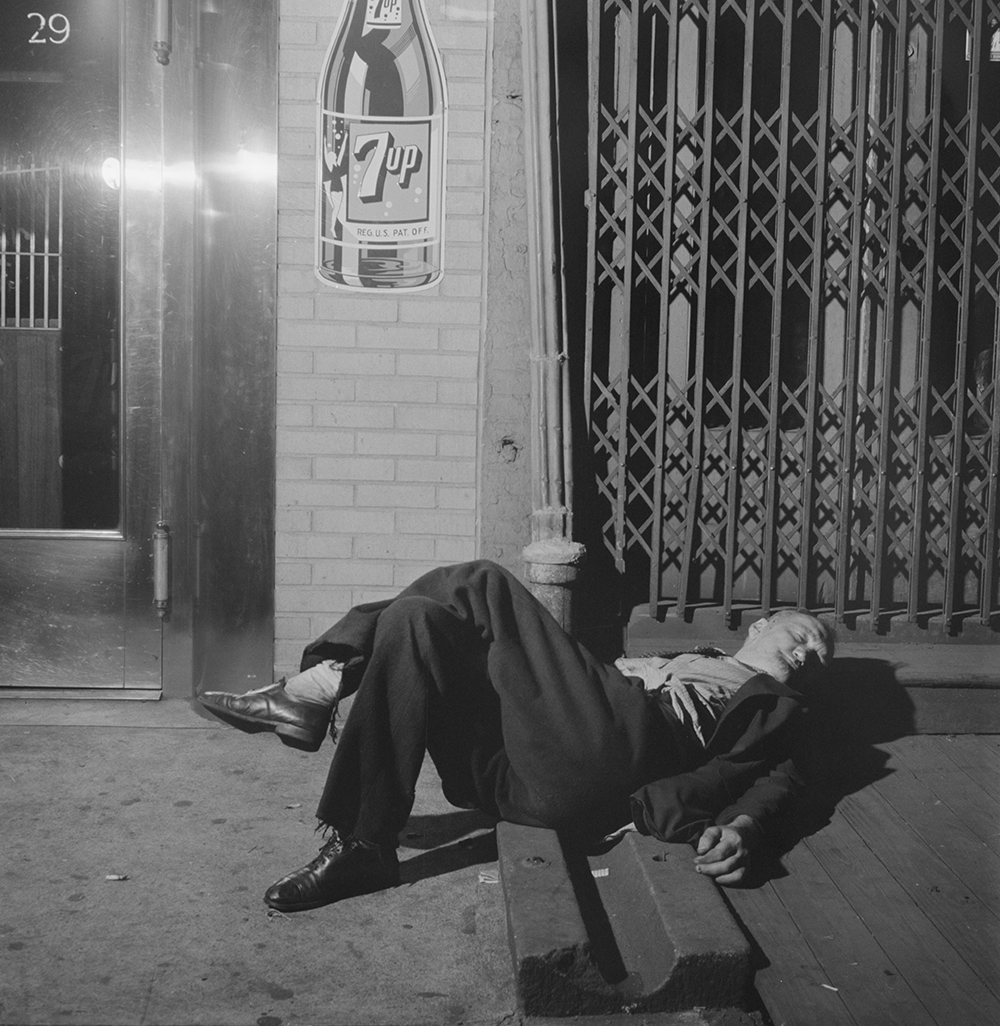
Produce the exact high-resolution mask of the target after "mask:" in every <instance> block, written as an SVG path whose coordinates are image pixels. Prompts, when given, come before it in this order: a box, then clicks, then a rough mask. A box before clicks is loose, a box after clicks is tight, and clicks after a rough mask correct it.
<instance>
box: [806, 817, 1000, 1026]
mask: <svg viewBox="0 0 1000 1026" xmlns="http://www.w3.org/2000/svg"><path fill="white" fill-rule="evenodd" d="M804 844H805V845H806V847H808V849H809V850H810V851H811V852H812V853H813V854H814V855H815V856H816V858H817V860H818V861H819V862H820V864H821V865H822V866H823V867H824V869H826V871H827V872H828V873H829V874H830V876H831V877H832V879H833V880H834V881H835V882H836V884H837V886H838V888H839V889H840V891H841V892H842V893H843V894H844V896H845V898H847V900H848V901H849V902H850V903H851V906H852V907H853V908H854V910H855V912H856V913H857V915H858V917H859V918H860V919H861V921H862V922H863V923H864V924H865V926H867V927H868V929H869V930H870V931H871V933H872V934H873V935H874V936H875V937H876V938H877V940H878V942H879V945H880V946H881V948H882V950H883V951H885V953H886V956H887V957H888V958H889V959H891V961H892V962H893V963H894V964H895V965H896V966H897V967H898V968H899V971H900V973H901V974H902V975H903V977H904V978H905V979H906V980H907V982H908V983H909V984H910V986H911V987H912V988H913V991H914V993H915V994H916V995H917V997H918V998H919V999H920V1001H921V1003H922V1004H923V1005H924V1007H925V1008H926V1009H927V1010H928V1012H930V1014H931V1015H932V1016H933V1017H934V1019H935V1020H936V1021H937V1022H938V1023H940V1026H982V1024H983V1023H987V1022H1000V1002H998V1001H997V999H996V998H995V997H994V995H993V994H992V993H991V992H990V990H989V988H988V987H986V985H985V984H984V983H983V982H982V980H981V979H980V978H979V976H978V975H977V974H976V973H975V972H974V971H973V970H972V969H971V968H970V967H969V966H968V965H967V964H966V962H965V961H964V960H963V959H961V958H960V957H958V956H957V955H956V954H955V951H954V949H953V947H952V945H951V944H950V943H949V942H948V940H947V939H946V938H944V937H943V936H942V935H941V933H940V932H939V931H938V930H937V928H936V927H935V925H934V924H933V923H932V922H931V921H930V920H929V919H928V918H927V916H926V915H925V914H924V912H923V911H922V910H921V909H920V908H919V907H918V906H917V905H916V904H915V903H914V902H913V900H912V899H911V898H910V896H909V895H908V894H907V893H906V891H905V890H904V888H903V887H902V886H901V885H900V884H899V883H898V882H897V881H896V879H895V878H894V876H893V872H892V871H890V869H889V868H888V867H887V866H886V865H885V864H884V863H883V862H882V861H880V860H879V859H878V858H877V857H876V856H875V854H874V853H873V851H872V850H871V848H870V847H869V846H868V845H867V844H866V843H865V840H864V839H863V838H862V837H861V836H859V834H858V832H857V831H856V830H855V829H854V827H852V825H851V824H850V823H848V822H847V820H846V819H845V817H844V816H843V815H842V814H841V813H840V812H839V811H838V812H837V813H835V814H834V816H833V818H832V820H831V822H830V825H829V826H828V827H826V828H825V829H823V830H821V831H820V832H819V833H817V834H815V835H813V836H812V837H809V838H807V839H806V841H805V842H804Z"/></svg>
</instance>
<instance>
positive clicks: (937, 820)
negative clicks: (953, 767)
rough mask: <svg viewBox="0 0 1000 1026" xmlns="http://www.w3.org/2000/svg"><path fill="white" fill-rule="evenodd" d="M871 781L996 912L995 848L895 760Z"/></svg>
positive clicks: (999, 875)
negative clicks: (891, 767) (888, 769)
mask: <svg viewBox="0 0 1000 1026" xmlns="http://www.w3.org/2000/svg"><path fill="white" fill-rule="evenodd" d="M873 787H874V790H875V791H876V792H877V793H878V794H879V795H880V796H881V798H883V799H884V800H885V801H886V802H887V803H888V804H889V805H890V806H891V807H892V808H893V809H894V810H895V811H896V813H897V814H898V815H899V816H900V817H901V818H902V819H903V821H904V822H905V823H906V824H907V826H909V828H910V829H911V830H912V831H913V832H914V834H915V835H916V836H917V837H919V838H920V839H921V840H922V841H923V843H924V844H925V845H926V846H927V848H928V849H929V850H930V851H931V852H933V853H934V854H935V856H936V858H937V859H938V860H940V861H941V864H942V865H945V866H946V867H947V868H948V869H949V870H951V872H953V873H954V874H955V876H956V877H957V878H959V879H960V880H961V881H962V883H963V884H964V885H965V887H967V888H968V889H969V891H970V892H972V894H974V895H975V897H976V898H977V899H978V900H979V901H980V902H982V904H983V906H984V907H985V908H986V909H987V911H988V913H989V914H990V915H991V916H993V917H996V916H998V915H1000V854H998V852H997V851H996V849H995V848H994V847H991V845H990V844H989V843H988V842H987V840H985V839H984V838H982V837H980V836H979V835H978V833H977V832H976V831H975V830H973V829H972V827H971V826H970V825H969V824H968V823H966V821H965V820H963V819H962V818H961V817H960V816H959V815H958V814H957V813H956V812H954V811H953V809H952V808H951V806H950V805H949V804H948V803H947V802H946V801H944V800H943V799H941V798H939V797H938V796H937V794H936V793H935V792H934V791H933V790H932V789H931V787H930V786H928V785H927V784H926V783H925V782H924V780H923V779H921V778H920V777H919V776H918V775H917V774H914V773H913V772H912V771H910V770H909V769H907V768H905V767H903V766H899V767H898V768H897V769H896V771H895V772H894V773H891V774H890V775H889V776H887V777H885V778H883V779H881V780H879V781H877V782H876V783H875V784H874V785H873Z"/></svg>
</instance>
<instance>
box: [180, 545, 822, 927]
mask: <svg viewBox="0 0 1000 1026" xmlns="http://www.w3.org/2000/svg"><path fill="white" fill-rule="evenodd" d="M832 657H833V632H832V631H831V629H830V628H829V627H828V626H827V625H825V624H824V623H823V622H822V621H820V620H819V619H817V618H816V617H814V616H812V615H811V614H809V613H806V612H802V611H795V610H780V611H778V612H776V613H775V614H773V615H772V616H770V617H768V618H766V619H763V620H758V621H757V622H755V623H754V624H752V625H751V627H750V630H749V634H748V637H747V638H746V640H745V642H744V643H743V645H742V647H741V648H740V649H739V651H738V652H736V654H735V655H734V656H731V657H730V656H726V655H724V654H723V653H721V652H718V651H715V650H711V651H703V652H700V653H689V654H684V655H680V656H676V657H674V658H668V657H657V658H649V659H638V660H633V659H619V660H618V661H617V663H615V664H613V665H609V664H606V663H603V662H601V661H600V660H598V659H595V658H594V657H593V656H592V655H591V654H590V653H589V652H588V651H587V649H586V648H585V647H584V646H583V645H581V644H580V643H579V642H578V641H576V640H575V639H573V638H572V637H570V636H569V634H567V633H566V632H565V631H564V630H563V629H562V628H561V627H560V626H559V625H558V624H557V623H556V621H555V620H554V619H553V618H552V617H551V616H550V615H549V613H548V612H547V611H546V610H545V609H544V608H543V607H542V606H541V604H540V603H539V602H538V601H537V600H536V599H535V598H534V596H532V595H531V594H530V592H528V591H527V589H526V588H525V587H524V586H523V585H522V584H521V583H520V582H519V581H518V580H517V579H516V578H515V577H513V576H512V575H511V574H510V573H508V572H507V571H506V570H504V569H503V568H501V567H499V566H497V565H495V564H493V563H489V562H483V561H481V562H474V563H464V564H460V565H457V566H450V567H442V568H440V569H437V570H432V571H431V572H430V573H428V574H425V575H424V576H423V577H421V578H420V579H419V580H417V581H415V582H414V583H413V584H411V585H410V586H409V587H408V588H406V589H405V590H403V591H402V592H401V593H400V594H399V595H398V596H397V597H396V598H393V599H390V600H387V601H383V602H374V603H369V604H367V605H361V606H357V607H355V608H354V609H352V610H351V611H350V612H348V613H347V614H346V616H344V617H343V618H342V619H341V620H340V621H338V622H337V623H336V624H335V625H334V626H333V627H331V628H330V629H329V630H328V631H327V632H326V633H325V634H323V635H322V636H321V637H320V638H318V639H317V640H316V641H314V642H313V643H312V644H310V645H309V646H308V647H307V648H306V650H305V653H304V655H303V658H302V664H301V672H300V673H299V674H298V675H297V676H295V677H292V678H290V679H288V680H281V681H279V682H278V683H276V684H272V685H269V686H268V687H265V688H261V689H259V690H257V691H252V692H249V693H248V694H244V695H237V694H230V693H227V692H220V691H215V692H205V693H203V694H202V695H201V696H200V701H201V702H202V704H203V705H205V706H206V707H207V708H208V709H210V710H212V712H214V713H216V714H217V715H219V716H220V717H222V718H224V719H226V720H228V721H230V722H232V723H234V724H235V725H236V726H239V727H240V728H241V729H244V730H251V731H253V730H273V731H275V732H276V733H277V734H278V736H279V737H280V738H281V739H282V740H283V741H285V742H286V743H287V744H292V745H294V746H296V747H300V748H304V749H306V750H308V751H316V750H318V749H319V747H320V745H321V744H322V741H323V739H324V737H325V736H326V733H327V730H328V728H329V727H330V724H331V720H332V718H333V715H334V712H335V710H336V707H337V703H338V702H339V701H340V700H342V699H343V698H346V697H347V696H349V695H352V694H353V695H354V700H353V703H352V705H351V709H350V712H349V714H348V716H347V719H346V721H345V723H344V726H343V729H342V731H341V732H340V736H339V740H338V741H337V744H336V748H335V750H334V755H333V762H332V764H331V766H330V771H329V775H328V778H327V783H326V787H325V789H324V791H323V795H322V798H321V800H320V803H319V808H318V810H317V818H318V820H319V823H320V826H321V827H322V828H324V834H325V837H326V840H325V843H324V844H323V846H322V847H321V848H320V852H319V854H318V856H317V857H316V858H315V859H313V860H312V861H311V862H309V863H308V864H307V865H305V866H303V867H302V868H301V869H297V870H295V871H294V872H292V873H290V874H288V875H287V876H284V877H282V878H281V879H280V880H278V881H277V882H276V883H275V884H273V885H272V886H271V887H270V888H269V889H268V890H267V892H266V893H265V895H264V900H265V901H266V902H267V904H268V905H270V906H271V907H272V908H275V909H278V910H280V911H283V912H296V911H301V910H304V909H311V908H318V907H319V906H321V905H327V904H330V903H331V902H335V901H338V900H340V899H341V898H345V897H349V896H352V895H357V894H363V893H367V892H370V891H374V890H380V889H382V888H386V887H391V886H394V885H396V884H397V883H398V882H399V863H398V860H397V857H396V846H397V838H398V835H399V833H400V831H401V829H402V828H403V825H404V824H405V823H406V820H407V817H408V816H409V814H410V810H411V808H412V806H413V801H414V794H415V788H416V782H417V776H418V774H419V772H420V767H421V764H422V762H423V759H424V755H425V753H429V754H430V757H431V759H432V760H433V762H434V766H435V768H436V770H437V772H438V774H439V776H440V778H441V785H442V789H443V792H444V795H445V797H446V798H447V799H448V800H449V801H450V802H452V803H453V804H454V805H456V806H458V807H460V808H476V809H480V810H482V811H483V812H485V813H487V814H489V815H491V816H493V817H494V818H496V819H498V820H500V819H504V820H508V821H511V822H514V823H521V824H524V825H528V826H540V827H549V828H552V829H555V830H558V831H560V832H561V833H562V834H563V835H566V836H568V837H570V838H572V839H574V840H576V841H578V842H579V843H581V844H589V843H593V842H598V841H601V840H603V839H607V838H609V837H612V836H613V835H615V834H618V833H622V832H624V831H626V830H629V829H635V830H638V831H640V832H641V833H643V834H652V835H654V836H655V837H658V838H660V839H662V840H664V841H675V842H688V843H691V844H692V845H694V847H695V849H696V855H695V863H696V868H697V870H698V871H699V872H701V873H704V874H706V875H708V876H710V877H712V878H714V879H715V880H716V881H717V882H718V883H721V884H731V883H736V882H738V881H739V880H741V879H742V878H743V875H744V873H745V871H746V867H747V865H748V862H749V860H750V859H751V858H752V856H753V854H754V852H755V851H756V850H758V848H759V847H760V845H761V844H762V843H764V841H765V840H766V838H767V836H768V831H769V829H771V827H772V826H773V824H774V823H775V822H776V820H777V819H778V818H780V816H781V815H782V813H783V812H784V811H785V810H786V809H787V807H788V803H789V801H790V799H791V798H792V797H793V796H794V795H795V793H796V792H797V791H798V790H799V788H800V787H801V785H802V781H801V778H800V776H799V773H798V771H797V769H796V765H795V758H794V756H795V751H796V747H797V745H798V744H799V743H800V740H801V734H800V731H799V726H800V714H801V710H802V701H803V700H802V695H801V689H802V688H804V687H806V686H807V685H808V681H809V678H810V676H811V675H812V674H813V673H814V672H815V671H817V670H819V669H821V668H822V667H824V666H826V665H827V664H828V663H829V661H830V659H831V658H832Z"/></svg>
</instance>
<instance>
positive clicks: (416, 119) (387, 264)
mask: <svg viewBox="0 0 1000 1026" xmlns="http://www.w3.org/2000/svg"><path fill="white" fill-rule="evenodd" d="M319 104H320V124H319V140H318V146H317V150H318V155H319V167H318V184H319V190H318V191H319V196H318V207H317V214H318V225H317V246H316V250H317V252H316V271H317V273H318V274H319V276H320V278H321V279H322V280H324V281H327V282H330V283H331V284H334V285H340V286H343V287H345V288H350V289H424V288H429V287H430V286H431V285H434V284H435V283H436V282H437V281H439V280H440V278H441V274H442V269H443V262H442V258H443V251H444V174H445V139H446V123H445V118H446V110H447V96H446V90H445V81H444V73H443V70H442V67H441V57H440V55H439V54H438V51H437V47H436V46H435V43H434V39H433V37H432V36H431V32H430V26H429V24H428V21H427V15H426V12H425V10H424V5H423V0H349V2H348V4H347V6H346V8H345V9H344V13H343V15H342V16H341V19H340V24H339V25H338V26H337V31H336V32H335V33H334V36H333V41H332V42H331V44H330V49H329V51H328V52H327V56H326V66H325V69H324V73H323V77H322V79H321V80H320V89H319Z"/></svg>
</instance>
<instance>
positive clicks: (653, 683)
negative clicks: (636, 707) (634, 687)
mask: <svg viewBox="0 0 1000 1026" xmlns="http://www.w3.org/2000/svg"><path fill="white" fill-rule="evenodd" d="M615 666H616V667H617V668H618V669H619V670H620V671H621V672H622V673H623V674H625V676H626V677H637V678H638V679H639V680H641V681H642V684H643V687H644V688H645V689H646V690H647V691H659V690H661V689H662V690H663V691H664V692H665V693H666V694H668V695H669V696H670V705H671V707H672V709H673V711H674V715H675V716H676V717H677V719H678V720H679V721H680V722H681V724H682V725H683V726H684V727H685V728H686V729H687V730H689V731H691V732H692V733H693V734H694V736H695V737H696V738H697V739H698V742H699V744H701V746H702V747H703V748H704V747H705V746H706V745H707V744H708V739H709V738H710V737H711V736H712V731H713V730H714V729H715V725H716V724H717V723H718V721H719V718H720V717H721V716H722V710H723V709H724V708H725V707H726V704H727V703H728V702H729V700H730V698H732V697H733V695H734V694H735V693H736V691H737V690H739V688H740V687H742V685H743V684H745V683H746V682H747V681H748V680H749V679H750V678H751V677H753V676H755V675H756V673H757V672H758V671H756V670H754V669H752V668H751V667H749V666H746V665H744V664H743V663H741V662H739V661H738V660H736V659H734V658H733V657H732V656H727V655H722V654H721V653H719V654H718V655H703V654H700V653H695V652H686V653H684V654H683V655H678V656H674V657H673V658H672V659H669V658H666V657H663V656H644V657H642V658H638V659H628V658H625V657H623V658H621V659H618V660H616V662H615Z"/></svg>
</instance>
